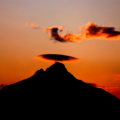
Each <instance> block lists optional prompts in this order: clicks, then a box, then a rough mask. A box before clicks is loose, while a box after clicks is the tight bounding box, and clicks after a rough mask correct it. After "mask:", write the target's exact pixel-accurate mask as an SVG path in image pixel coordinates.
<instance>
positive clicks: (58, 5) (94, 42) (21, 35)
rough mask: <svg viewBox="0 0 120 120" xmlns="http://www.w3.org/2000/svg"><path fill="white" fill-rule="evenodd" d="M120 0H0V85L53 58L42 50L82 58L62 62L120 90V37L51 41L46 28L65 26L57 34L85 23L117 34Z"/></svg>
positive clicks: (81, 74) (79, 74)
mask: <svg viewBox="0 0 120 120" xmlns="http://www.w3.org/2000/svg"><path fill="white" fill-rule="evenodd" d="M119 14H120V0H0V84H12V83H15V82H18V81H21V80H23V79H26V78H29V77H30V76H32V75H33V74H34V73H35V72H36V71H37V70H39V69H41V68H43V69H44V70H45V69H46V68H47V67H49V66H50V65H52V64H53V63H54V62H46V61H43V60H38V59H36V56H38V55H41V54H63V55H68V56H73V57H76V58H79V59H80V61H76V62H72V63H64V64H65V66H66V68H67V70H68V71H69V72H70V73H72V74H73V75H74V76H75V77H76V78H77V79H80V80H83V81H84V82H88V83H95V84H97V85H98V86H108V87H113V88H114V89H111V92H114V93H115V92H116V93H117V94H119V93H120V92H119V91H120V89H119V88H118V87H119V86H120V38H118V39H116V38H113V39H110V40H109V39H105V38H101V37H100V38H90V39H84V38H83V39H82V40H80V41H78V42H59V41H56V42H55V40H51V37H50V35H49V34H48V33H46V31H45V28H52V27H54V26H63V25H64V27H63V31H62V32H60V34H61V35H65V34H67V33H72V34H79V33H80V31H79V30H78V28H79V27H80V26H82V25H86V24H87V23H89V22H91V23H95V24H96V25H98V26H104V27H114V28H115V30H116V31H118V32H120V15H119Z"/></svg>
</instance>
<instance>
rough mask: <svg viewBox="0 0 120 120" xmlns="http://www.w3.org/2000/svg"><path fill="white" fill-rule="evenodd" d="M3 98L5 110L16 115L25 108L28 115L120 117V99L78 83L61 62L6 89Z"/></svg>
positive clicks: (24, 111)
mask: <svg viewBox="0 0 120 120" xmlns="http://www.w3.org/2000/svg"><path fill="white" fill-rule="evenodd" d="M0 96H1V103H3V104H4V105H3V106H2V107H1V108H2V109H4V108H7V110H9V111H8V113H9V112H10V109H11V108H14V112H15V113H16V110H17V111H18V113H19V112H20V109H22V112H23V113H25V116H29V115H33V116H34V117H35V116H39V115H42V116H43V115H50V116H52V117H53V116H55V115H57V116H63V115H64V114H66V115H68V116H71V115H73V114H76V116H80V115H84V117H88V116H89V117H90V115H92V114H94V115H95V114H96V115H97V116H102V117H103V116H106V117H107V118H108V117H110V118H111V116H114V117H116V116H119V114H118V113H119V111H118V109H119V107H120V100H119V99H117V98H116V97H115V96H113V95H111V94H110V93H108V92H106V91H104V90H103V89H99V88H95V87H92V86H91V85H89V84H87V83H84V82H83V81H81V80H77V79H76V78H75V77H74V76H73V75H72V74H70V73H69V72H68V71H67V70H66V68H65V66H64V64H62V63H58V62H56V63H55V64H53V65H52V66H50V67H49V68H47V69H46V70H45V71H43V70H42V69H40V70H38V71H37V72H36V73H35V74H34V75H33V76H31V77H30V78H28V79H25V80H22V81H20V82H18V83H15V84H12V85H9V86H6V87H4V88H3V89H1V90H0ZM26 111H27V112H28V114H29V115H28V114H27V113H26ZM10 113H11V112H10ZM22 115H23V114H22ZM22 115H21V116H22ZM86 115H88V116H86Z"/></svg>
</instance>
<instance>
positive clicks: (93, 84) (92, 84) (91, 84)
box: [87, 83, 97, 87]
mask: <svg viewBox="0 0 120 120" xmlns="http://www.w3.org/2000/svg"><path fill="white" fill-rule="evenodd" d="M87 84H89V85H90V86H92V87H97V85H96V84H95V83H87Z"/></svg>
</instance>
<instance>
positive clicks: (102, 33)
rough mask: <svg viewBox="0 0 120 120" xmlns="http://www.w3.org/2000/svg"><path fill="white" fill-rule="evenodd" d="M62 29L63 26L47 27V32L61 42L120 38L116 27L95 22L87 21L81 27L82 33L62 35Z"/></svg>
mask: <svg viewBox="0 0 120 120" xmlns="http://www.w3.org/2000/svg"><path fill="white" fill-rule="evenodd" d="M62 29H63V26H61V27H59V26H54V27H51V28H45V30H46V32H49V35H50V36H51V37H52V38H53V39H54V40H56V41H59V42H80V41H81V40H82V39H90V38H104V39H108V40H109V39H120V31H116V30H115V28H114V27H104V26H97V25H96V24H95V23H87V24H86V27H85V28H84V26H81V27H79V28H78V30H80V31H81V33H80V34H71V33H69V34H66V35H63V36H62V35H60V34H59V32H61V31H62Z"/></svg>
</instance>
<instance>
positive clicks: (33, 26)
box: [25, 22, 40, 29]
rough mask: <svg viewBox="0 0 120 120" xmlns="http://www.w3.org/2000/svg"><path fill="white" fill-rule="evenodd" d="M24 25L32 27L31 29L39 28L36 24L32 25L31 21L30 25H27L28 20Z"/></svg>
mask: <svg viewBox="0 0 120 120" xmlns="http://www.w3.org/2000/svg"><path fill="white" fill-rule="evenodd" d="M25 26H26V27H28V26H30V27H32V28H33V29H39V28H40V27H38V25H36V26H35V25H33V23H31V24H30V25H28V22H26V23H25Z"/></svg>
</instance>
